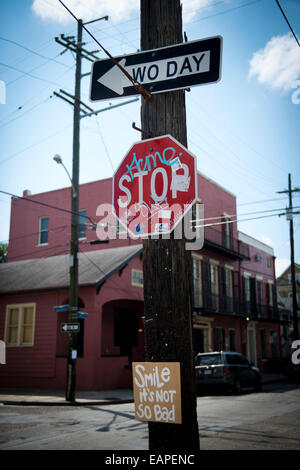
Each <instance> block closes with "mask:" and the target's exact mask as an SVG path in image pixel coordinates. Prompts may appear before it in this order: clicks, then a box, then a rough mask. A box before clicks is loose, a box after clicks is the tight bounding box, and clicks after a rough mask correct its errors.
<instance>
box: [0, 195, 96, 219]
mask: <svg viewBox="0 0 300 470" xmlns="http://www.w3.org/2000/svg"><path fill="white" fill-rule="evenodd" d="M0 193H2V194H6V195H7V196H12V197H14V198H16V199H23V200H24V201H28V202H32V203H33V204H39V205H41V206H45V207H49V208H50V209H56V210H58V211H61V212H66V213H68V214H75V215H78V216H80V215H81V214H80V212H74V211H71V210H69V209H64V208H62V207H57V206H53V205H52V204H47V203H46V202H41V201H36V200H34V199H30V198H28V197H24V196H17V195H16V194H12V193H9V192H8V191H3V190H0ZM85 217H86V218H87V219H88V220H90V222H91V224H92V225H93V226H94V225H95V222H94V221H93V220H92V219H91V218H90V217H89V216H88V215H86V216H85Z"/></svg>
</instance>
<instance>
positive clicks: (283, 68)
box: [249, 34, 300, 91]
mask: <svg viewBox="0 0 300 470" xmlns="http://www.w3.org/2000/svg"><path fill="white" fill-rule="evenodd" d="M251 77H257V80H258V81H259V82H260V83H262V84H263V85H266V86H267V87H269V88H271V89H272V90H279V91H288V90H290V89H291V88H293V85H294V83H295V81H296V80H297V78H299V77H300V48H299V46H298V45H297V43H296V41H295V39H294V37H293V36H292V34H285V35H284V36H275V37H273V38H272V39H270V41H269V42H268V43H267V44H266V46H265V47H264V48H263V49H260V50H259V51H257V52H255V53H254V54H253V56H252V59H251V61H250V70H249V78H251Z"/></svg>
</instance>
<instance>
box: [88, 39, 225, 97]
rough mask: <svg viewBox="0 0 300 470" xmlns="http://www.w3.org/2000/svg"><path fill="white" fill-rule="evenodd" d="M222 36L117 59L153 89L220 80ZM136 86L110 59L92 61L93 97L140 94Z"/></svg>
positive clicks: (138, 79) (144, 85)
mask: <svg viewBox="0 0 300 470" xmlns="http://www.w3.org/2000/svg"><path fill="white" fill-rule="evenodd" d="M221 52H222V37H221V36H216V37H213V38H208V39H201V40H198V41H191V42H186V43H182V44H176V45H173V46H168V47H162V48H160V49H152V50H150V51H143V52H138V53H136V54H129V55H126V56H120V57H115V60H116V61H117V62H118V63H119V64H120V65H121V66H122V67H123V68H124V69H125V70H126V71H127V72H128V73H129V74H130V75H131V77H132V78H133V79H134V80H135V81H136V82H139V83H141V84H142V85H143V87H144V88H145V89H146V90H148V91H149V92H150V93H162V92H166V91H172V90H180V89H182V88H187V87H192V86H196V85H203V84H206V83H212V82H217V81H218V80H219V79H220V75H221ZM137 94H138V93H137V90H136V88H135V87H134V86H133V84H132V82H131V81H130V80H129V79H128V78H127V77H126V75H125V74H124V73H123V72H122V70H121V69H120V68H119V67H118V66H117V65H116V64H114V63H113V62H112V60H111V59H104V60H98V61H96V62H94V63H93V66H92V73H91V85H90V99H91V101H101V100H106V99H114V98H122V97H126V96H130V95H137Z"/></svg>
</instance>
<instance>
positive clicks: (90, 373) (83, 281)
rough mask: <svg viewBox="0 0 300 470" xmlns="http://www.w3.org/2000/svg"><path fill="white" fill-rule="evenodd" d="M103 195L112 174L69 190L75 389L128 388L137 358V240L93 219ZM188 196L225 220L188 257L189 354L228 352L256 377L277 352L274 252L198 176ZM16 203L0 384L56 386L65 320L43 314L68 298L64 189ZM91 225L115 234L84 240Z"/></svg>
mask: <svg viewBox="0 0 300 470" xmlns="http://www.w3.org/2000/svg"><path fill="white" fill-rule="evenodd" d="M111 194H112V180H111V179H105V180H101V181H95V182H91V183H87V184H83V185H81V186H80V206H79V207H80V217H79V224H80V226H79V252H80V253H79V307H80V310H82V311H84V312H87V313H88V318H87V319H80V320H79V322H80V333H79V334H78V344H77V351H78V360H77V374H76V387H77V389H86V390H97V389H112V388H117V387H129V386H131V371H130V367H129V364H130V362H131V361H132V360H133V361H136V360H138V361H139V360H143V359H144V334H143V328H144V326H143V272H142V245H141V241H140V240H132V239H130V238H126V234H124V232H122V230H119V227H116V224H115V221H114V219H113V218H108V217H107V214H105V213H104V212H101V207H102V206H101V207H100V208H99V206H100V205H102V204H104V203H106V204H109V203H110V202H111ZM198 195H199V201H200V202H201V203H202V204H204V213H205V218H212V217H218V219H215V220H214V221H216V220H217V221H220V220H222V221H223V222H228V223H224V224H219V225H215V226H213V227H211V226H210V227H206V228H205V232H204V235H205V237H204V238H205V240H204V246H203V248H202V249H201V250H196V251H193V252H192V256H193V272H192V273H190V274H191V276H193V285H194V306H193V307H194V308H193V332H194V352H195V354H196V353H198V352H204V351H209V350H220V349H223V350H235V351H238V352H242V353H244V354H245V355H246V356H247V357H248V358H249V360H250V361H251V362H253V363H255V364H257V365H258V366H259V368H260V369H261V370H262V371H267V370H268V368H269V367H271V364H272V360H274V359H276V358H277V357H278V356H279V354H280V334H279V333H280V319H279V317H278V312H277V306H276V295H275V294H276V292H275V291H276V283H275V272H274V253H273V250H272V248H270V247H268V246H266V245H264V244H263V243H261V242H259V241H257V240H255V239H253V238H251V237H249V236H247V235H245V234H243V233H241V232H238V229H237V225H236V223H235V222H234V223H230V219H231V218H232V217H233V216H234V215H235V214H236V199H235V196H234V195H233V194H231V193H230V192H229V191H227V190H225V189H224V188H222V187H220V186H219V185H217V184H216V183H214V182H213V181H211V180H209V179H208V178H206V177H205V176H203V175H201V174H200V173H198ZM23 196H24V198H18V199H17V198H12V205H11V221H10V240H9V247H8V262H7V263H5V264H1V265H0V294H1V296H0V339H1V340H4V341H5V343H6V365H2V366H0V383H1V386H2V387H40V388H61V389H63V388H65V380H66V346H67V334H66V333H65V332H63V331H62V329H61V325H62V324H63V323H65V322H66V321H67V313H66V312H65V313H64V312H60V313H55V312H54V307H55V306H58V305H64V304H67V303H68V286H69V256H68V254H69V246H70V212H69V210H70V188H65V189H61V190H56V191H50V192H47V193H41V194H37V195H30V193H29V192H28V191H27V192H24V195H23ZM27 199H30V200H31V201H29V200H27ZM32 201H35V202H32ZM97 210H98V212H97ZM96 224H98V226H97V227H98V230H97V232H96V231H95V227H96ZM99 230H109V231H110V234H112V233H113V232H114V233H115V239H110V240H109V243H107V244H97V243H95V242H96V241H97V240H98V239H97V233H98V234H99Z"/></svg>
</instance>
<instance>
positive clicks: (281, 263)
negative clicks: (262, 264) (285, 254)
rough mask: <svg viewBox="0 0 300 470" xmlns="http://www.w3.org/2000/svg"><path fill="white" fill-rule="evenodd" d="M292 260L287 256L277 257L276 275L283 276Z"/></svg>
mask: <svg viewBox="0 0 300 470" xmlns="http://www.w3.org/2000/svg"><path fill="white" fill-rule="evenodd" d="M290 264H291V260H289V259H287V258H276V259H275V273H276V277H278V276H281V274H282V273H283V272H284V271H285V270H286V269H287V268H288V267H289V265H290Z"/></svg>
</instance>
